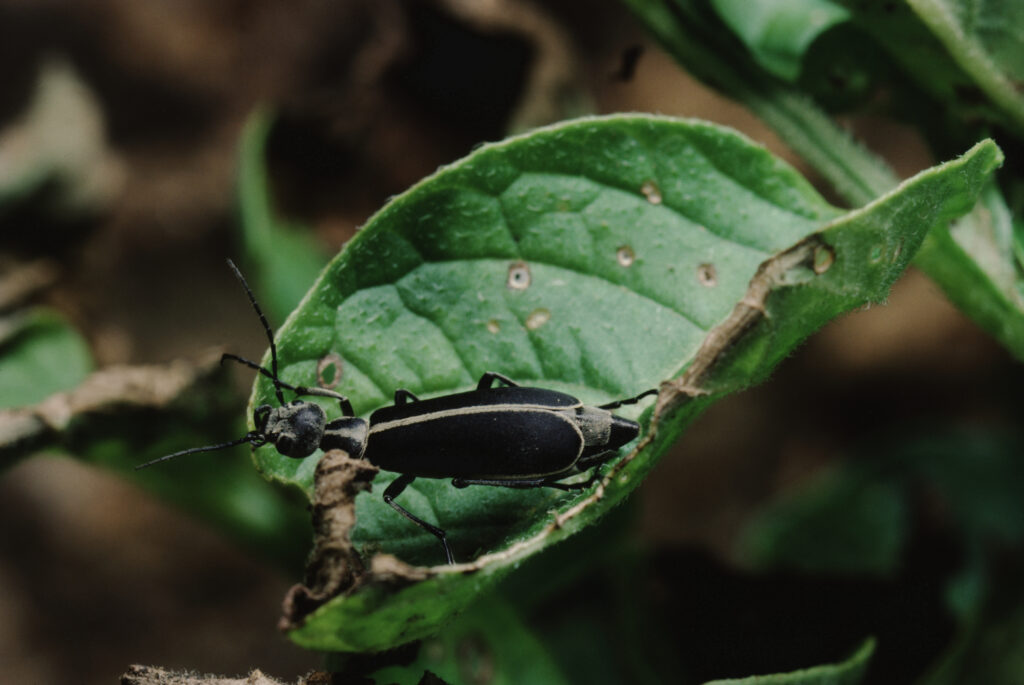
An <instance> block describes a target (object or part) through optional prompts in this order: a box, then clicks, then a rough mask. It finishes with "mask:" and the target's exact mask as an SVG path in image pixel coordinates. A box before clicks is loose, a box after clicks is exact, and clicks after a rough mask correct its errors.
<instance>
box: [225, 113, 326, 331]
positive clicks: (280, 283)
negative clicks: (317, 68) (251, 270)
mask: <svg viewBox="0 0 1024 685" xmlns="http://www.w3.org/2000/svg"><path fill="white" fill-rule="evenodd" d="M273 121H274V120H273V116H272V115H271V114H270V112H268V111H267V110H264V109H257V110H256V111H255V112H253V114H252V115H251V116H250V117H249V120H248V121H247V122H246V125H245V130H244V131H243V132H242V142H241V146H240V148H239V152H238V206H239V217H240V220H241V223H242V237H243V238H244V241H245V252H246V257H247V258H248V260H249V262H250V263H251V264H253V265H254V266H255V267H256V271H257V278H256V279H254V280H255V282H256V289H257V290H258V291H259V293H260V301H261V302H262V303H263V305H264V306H265V307H266V309H267V311H268V312H269V314H270V316H271V318H272V319H274V320H276V321H282V320H284V318H285V316H287V315H288V312H290V311H292V310H293V309H294V308H295V306H296V305H297V304H298V303H299V300H301V299H302V295H303V294H304V293H305V292H306V290H308V289H309V284H310V283H312V282H313V279H314V278H316V275H317V274H318V273H320V270H321V269H322V268H323V267H324V264H326V263H327V254H326V252H325V251H324V249H323V247H322V246H321V245H319V244H318V243H317V242H316V239H315V238H314V237H313V235H312V233H311V232H310V231H309V229H308V228H306V227H303V226H298V225H294V224H291V223H287V222H285V221H284V220H282V219H280V218H279V217H278V215H277V212H276V210H275V208H274V202H273V197H272V195H271V187H270V179H269V177H268V173H267V161H266V146H267V136H268V135H269V133H270V128H271V126H272V125H273Z"/></svg>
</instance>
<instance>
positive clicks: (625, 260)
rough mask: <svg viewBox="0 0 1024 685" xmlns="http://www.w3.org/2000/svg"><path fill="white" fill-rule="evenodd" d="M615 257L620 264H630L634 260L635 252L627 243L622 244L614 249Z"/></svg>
mask: <svg viewBox="0 0 1024 685" xmlns="http://www.w3.org/2000/svg"><path fill="white" fill-rule="evenodd" d="M615 259H616V260H617V261H618V262H619V264H620V265H621V266H632V265H633V262H635V261H636V253H635V252H633V248H631V247H630V246H629V245H623V246H621V247H620V248H619V249H618V250H616V251H615Z"/></svg>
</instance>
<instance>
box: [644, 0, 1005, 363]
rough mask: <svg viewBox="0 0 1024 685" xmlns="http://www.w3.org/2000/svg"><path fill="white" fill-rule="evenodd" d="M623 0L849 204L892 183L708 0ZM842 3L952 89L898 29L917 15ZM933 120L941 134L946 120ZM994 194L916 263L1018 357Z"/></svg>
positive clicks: (933, 239)
mask: <svg viewBox="0 0 1024 685" xmlns="http://www.w3.org/2000/svg"><path fill="white" fill-rule="evenodd" d="M624 2H625V3H626V4H627V5H628V6H629V7H630V8H631V9H632V10H633V11H634V12H635V13H636V14H637V15H638V16H639V17H640V18H641V19H642V20H643V21H644V22H645V23H646V24H647V26H648V28H649V29H650V30H651V31H652V32H653V33H654V35H655V36H657V38H658V39H659V40H660V41H661V42H662V44H663V45H664V46H665V48H666V49H667V50H668V51H669V52H670V53H671V54H672V56H673V57H675V58H676V59H677V60H678V61H679V62H680V63H681V64H682V65H683V66H685V67H686V68H687V69H688V70H689V71H690V72H691V73H693V74H694V75H695V76H697V77H698V78H700V79H701V80H703V81H705V82H706V83H709V84H711V85H712V86H713V87H715V88H717V89H718V90H721V91H723V92H724V93H726V94H727V95H729V96H731V97H733V98H736V99H737V100H739V101H740V102H742V103H743V104H744V105H746V106H747V107H749V108H750V109H751V110H753V112H754V113H755V114H757V115H758V116H759V117H760V118H761V119H763V120H764V121H765V123H767V124H768V125H769V126H771V127H773V128H774V129H775V130H776V131H777V132H778V133H779V135H780V137H781V138H782V139H783V140H785V141H786V144H787V145H788V146H789V147H790V148H792V149H793V150H795V151H796V152H797V153H798V154H800V155H801V156H802V157H803V158H804V159H805V160H807V162H808V163H810V164H811V166H813V167H814V168H815V170H817V171H818V172H819V173H820V174H822V176H824V177H825V178H826V179H827V180H828V182H829V183H831V184H832V186H833V187H834V188H835V190H836V192H838V193H839V195H840V196H842V197H843V198H845V199H846V200H847V201H848V202H850V203H852V204H855V205H856V204H862V203H864V202H868V201H870V199H871V198H872V197H875V196H877V195H879V194H881V193H883V192H885V191H886V190H888V189H889V188H892V187H894V186H895V185H896V182H897V179H896V176H895V174H893V172H892V170H891V169H889V168H888V167H887V165H886V164H885V163H884V162H883V161H882V160H880V159H878V158H877V157H875V156H874V155H873V154H872V153H871V152H869V151H868V150H866V149H865V148H864V147H862V146H861V145H859V144H857V143H856V142H855V141H853V140H852V139H851V138H850V136H849V134H848V133H847V132H846V131H844V130H843V129H842V128H840V127H839V126H838V125H837V124H836V123H835V122H834V121H832V120H831V119H830V118H829V117H828V116H827V115H826V114H825V113H824V112H823V111H821V110H820V109H819V108H818V107H817V106H816V105H815V104H814V102H813V101H812V100H811V99H810V98H808V97H806V96H805V95H803V94H801V93H800V91H798V90H797V89H795V88H791V87H788V86H786V85H784V84H782V83H781V82H779V80H778V79H776V78H774V77H773V76H772V75H771V74H769V73H767V72H766V71H764V70H763V69H761V68H760V67H758V66H757V65H756V64H754V63H753V62H752V60H750V58H749V57H746V56H745V55H744V51H743V50H742V48H741V47H740V46H738V45H737V43H736V42H735V41H734V40H730V38H731V36H729V35H728V31H727V29H725V28H724V27H723V26H722V24H721V22H719V21H717V18H716V17H714V16H712V15H710V13H709V11H708V10H707V8H706V6H705V5H706V0H674V1H673V2H671V3H670V2H666V1H665V0H624ZM848 4H849V5H850V6H851V9H857V10H858V11H857V12H855V15H856V16H857V17H858V22H859V23H860V24H862V25H864V26H866V27H871V28H872V29H873V31H874V33H875V34H876V35H877V36H878V37H879V40H881V41H882V42H883V43H887V44H889V45H890V48H892V46H893V45H898V46H899V47H902V48H903V50H902V51H899V50H897V53H898V54H900V55H903V56H904V57H905V58H906V60H909V61H910V62H913V64H909V65H904V66H905V67H907V68H908V69H909V70H910V71H911V72H912V73H914V74H915V75H917V76H918V77H919V79H918V83H919V84H921V85H922V87H924V88H925V89H926V90H929V92H932V93H933V94H935V95H936V96H937V97H940V98H944V99H945V98H957V97H959V96H958V95H957V93H956V92H954V91H955V90H956V88H954V87H953V86H955V85H956V83H958V82H957V81H955V80H951V79H950V78H949V71H950V69H952V67H950V68H949V69H947V68H946V67H945V66H942V67H939V66H936V65H937V64H939V62H941V60H940V59H939V58H937V57H935V54H940V55H941V54H942V53H941V51H940V52H937V53H935V51H934V50H933V46H932V45H931V43H929V42H928V41H924V42H922V41H918V40H908V38H907V35H908V34H907V32H906V31H904V30H902V29H903V28H906V27H907V26H918V23H917V22H913V21H909V22H908V20H907V17H906V16H904V13H902V9H901V6H898V5H897V6H896V7H895V9H896V12H895V16H894V17H890V16H888V14H887V13H886V12H885V11H882V9H879V10H878V11H877V12H875V11H874V8H875V5H873V4H872V5H864V6H862V5H859V4H856V3H853V2H850V3H848ZM881 7H882V8H883V9H884V7H885V6H884V5H883V6H881ZM876 15H879V16H876ZM918 28H920V27H919V26H918ZM915 35H916V34H915ZM926 35H927V34H926ZM907 46H912V47H911V48H908V47H907ZM936 49H937V48H936ZM933 53H935V54H933ZM928 74H932V75H933V76H934V80H935V82H936V84H941V85H942V86H943V87H944V88H952V90H950V91H949V92H948V93H947V92H945V91H942V92H941V93H939V92H938V91H936V89H935V88H929V86H928V84H927V83H925V81H927V80H928V79H925V78H924V76H927V75H928ZM928 78H932V77H931V76H929V77H928ZM951 84H953V86H951ZM965 85H969V82H965ZM931 123H934V122H931ZM941 130H942V132H943V135H947V137H949V135H948V134H947V133H945V131H946V129H941ZM997 197H998V192H997V191H995V190H994V189H992V190H990V191H989V192H988V193H986V201H985V203H983V205H981V206H979V207H978V208H976V209H975V211H974V212H973V213H972V214H971V215H969V216H967V217H965V218H964V219H963V220H961V222H960V224H959V226H960V228H957V229H955V230H954V233H950V231H949V230H948V228H947V227H945V226H938V227H936V228H935V230H934V231H933V234H932V235H930V236H929V238H928V240H927V242H926V243H925V246H924V248H923V249H922V250H921V252H920V253H919V255H918V258H917V261H916V264H917V265H918V266H920V268H921V269H922V270H923V271H925V272H926V273H927V274H928V276H929V277H930V278H932V279H933V280H935V281H936V283H938V284H939V286H940V287H941V288H942V289H943V291H944V292H945V293H946V294H947V296H948V297H949V298H950V299H951V300H952V301H953V302H954V303H955V304H956V305H957V306H958V307H960V308H961V309H962V310H963V312H964V313H965V314H966V315H967V316H969V317H971V318H972V319H973V320H974V321H976V322H977V323H978V324H979V325H980V326H982V327H983V328H984V329H985V330H986V331H988V332H989V333H990V334H991V335H993V336H994V337H995V338H996V339H997V340H999V341H1000V342H1001V343H1002V344H1003V345H1004V346H1005V347H1006V348H1007V349H1008V350H1010V352H1011V353H1013V354H1014V355H1015V356H1016V357H1017V358H1018V359H1024V335H1022V332H1024V304H1022V302H1024V299H1022V298H1024V276H1022V273H1021V271H1020V270H1019V269H1018V270H1017V271H1016V277H1015V279H1014V280H1013V282H1012V284H1010V285H1009V287H1008V285H1007V282H1006V278H1005V275H1006V273H1007V268H1006V266H1007V265H1008V264H1010V263H1011V262H1012V259H1013V257H1012V255H1011V254H1008V253H1006V252H1005V249H1006V248H1005V246H1004V245H1002V243H1001V242H1000V241H999V240H997V239H996V238H995V236H996V235H997V233H998V231H999V230H1001V229H999V227H998V225H997V224H993V222H994V221H995V222H999V221H1002V219H1001V218H1000V217H1001V216H1003V215H1004V214H1005V212H1006V210H1005V209H1004V208H1001V207H999V204H1000V203H1001V200H997V199H995V198H997ZM993 226H995V229H996V230H995V231H994V230H993ZM954 235H956V236H957V237H956V238H955V237H954ZM982 255H984V256H982ZM979 259H980V260H981V261H978V260H979ZM993 264H995V266H994V267H993ZM989 269H993V270H991V271H990V270H989Z"/></svg>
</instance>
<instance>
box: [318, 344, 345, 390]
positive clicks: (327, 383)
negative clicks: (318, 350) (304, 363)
mask: <svg viewBox="0 0 1024 685" xmlns="http://www.w3.org/2000/svg"><path fill="white" fill-rule="evenodd" d="M341 370H342V361H341V357H339V356H338V355H337V354H335V353H334V352H331V353H330V354H326V355H324V356H323V357H321V358H320V361H318V362H317V363H316V382H317V385H319V386H320V387H321V388H327V389H328V390H330V389H332V388H334V387H336V386H337V385H338V383H339V382H340V381H341Z"/></svg>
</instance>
